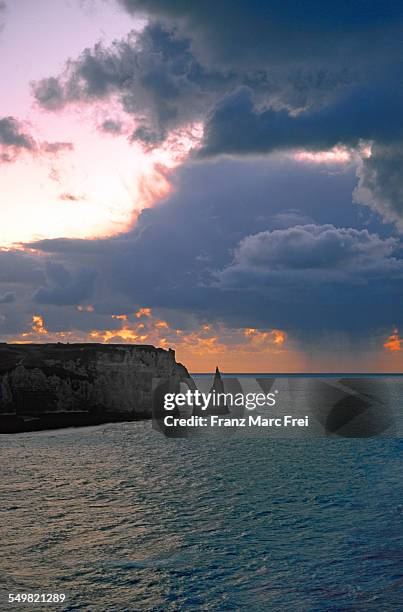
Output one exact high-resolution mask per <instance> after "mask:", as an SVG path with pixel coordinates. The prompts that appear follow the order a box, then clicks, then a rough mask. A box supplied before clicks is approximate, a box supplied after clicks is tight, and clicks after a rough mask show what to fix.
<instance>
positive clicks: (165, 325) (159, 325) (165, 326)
mask: <svg viewBox="0 0 403 612" xmlns="http://www.w3.org/2000/svg"><path fill="white" fill-rule="evenodd" d="M155 327H156V328H157V329H168V327H169V325H168V323H167V322H166V321H157V322H156V323H155Z"/></svg>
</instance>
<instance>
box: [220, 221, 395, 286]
mask: <svg viewBox="0 0 403 612" xmlns="http://www.w3.org/2000/svg"><path fill="white" fill-rule="evenodd" d="M398 250H399V243H398V241H397V240H396V239H394V238H387V239H384V240H382V239H381V238H379V236H377V235H376V234H370V233H369V232H368V230H356V229H352V228H336V227H334V226H333V225H313V224H310V225H297V226H294V227H289V228H287V229H282V230H274V231H265V232H259V233H258V234H254V235H251V236H247V237H245V238H243V239H242V240H241V242H240V244H239V245H238V246H237V248H236V250H235V256H234V260H233V262H231V264H230V265H229V266H227V267H226V268H224V270H222V271H221V272H219V273H218V274H217V278H218V279H219V281H220V283H221V284H222V285H223V286H233V287H241V288H251V287H256V288H264V289H265V290H267V291H269V292H270V291H271V289H272V286H273V285H277V286H278V285H280V286H282V285H287V284H291V285H292V286H293V287H294V289H296V288H297V285H298V284H303V285H305V286H306V285H307V284H309V285H311V284H312V283H320V284H327V283H335V282H336V283H337V282H340V283H354V284H355V283H357V282H358V283H365V282H368V280H370V279H376V278H379V277H381V278H382V277H389V278H391V277H392V276H394V277H395V278H400V279H401V278H403V259H397V258H396V257H395V256H394V254H395V253H396V251H398Z"/></svg>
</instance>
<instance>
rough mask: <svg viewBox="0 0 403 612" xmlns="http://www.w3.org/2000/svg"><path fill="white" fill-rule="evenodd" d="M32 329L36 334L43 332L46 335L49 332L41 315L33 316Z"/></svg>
mask: <svg viewBox="0 0 403 612" xmlns="http://www.w3.org/2000/svg"><path fill="white" fill-rule="evenodd" d="M32 331H33V332H35V333H36V334H41V335H43V336H45V335H46V334H48V333H49V332H48V330H47V329H46V327H45V323H44V321H43V318H42V317H41V316H40V315H33V317H32Z"/></svg>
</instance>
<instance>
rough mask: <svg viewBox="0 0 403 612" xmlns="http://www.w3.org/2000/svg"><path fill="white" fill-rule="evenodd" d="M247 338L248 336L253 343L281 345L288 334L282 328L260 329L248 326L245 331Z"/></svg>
mask: <svg viewBox="0 0 403 612" xmlns="http://www.w3.org/2000/svg"><path fill="white" fill-rule="evenodd" d="M243 334H244V336H245V338H248V339H249V340H250V342H251V344H252V345H262V344H267V343H272V344H277V345H278V346H281V345H282V344H284V342H285V341H286V338H287V334H286V333H285V332H284V331H282V330H281V329H271V330H268V331H259V330H258V329H255V328H254V327H246V328H245V329H244V331H243Z"/></svg>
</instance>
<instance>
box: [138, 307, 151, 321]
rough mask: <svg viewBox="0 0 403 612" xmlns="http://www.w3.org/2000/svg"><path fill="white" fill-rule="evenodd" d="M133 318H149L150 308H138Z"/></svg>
mask: <svg viewBox="0 0 403 612" xmlns="http://www.w3.org/2000/svg"><path fill="white" fill-rule="evenodd" d="M135 316H136V317H137V319H139V318H140V317H151V308H140V310H138V311H137V312H136V313H135Z"/></svg>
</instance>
